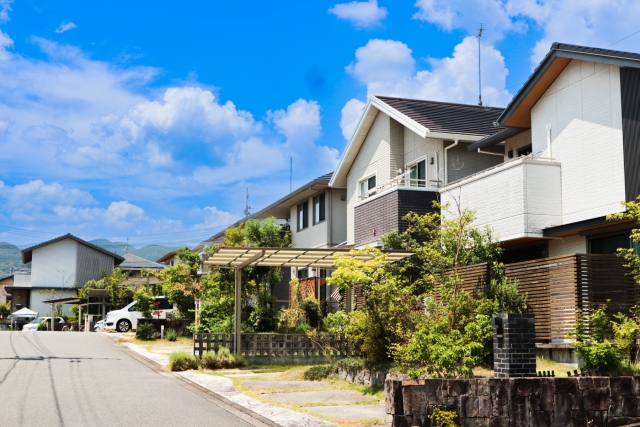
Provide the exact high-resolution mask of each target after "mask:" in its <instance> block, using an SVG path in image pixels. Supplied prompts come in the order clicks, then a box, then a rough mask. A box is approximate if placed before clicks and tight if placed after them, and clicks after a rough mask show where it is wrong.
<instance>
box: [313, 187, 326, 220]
mask: <svg viewBox="0 0 640 427" xmlns="http://www.w3.org/2000/svg"><path fill="white" fill-rule="evenodd" d="M320 198H322V203H320ZM316 200H318V202H317V203H316ZM312 202H313V225H316V224H320V223H321V222H325V221H326V220H327V193H326V192H323V193H320V194H316V195H315V196H313V199H312ZM316 205H320V206H321V207H322V211H321V212H319V213H320V214H321V215H316ZM318 216H321V217H322V218H321V219H320V218H318Z"/></svg>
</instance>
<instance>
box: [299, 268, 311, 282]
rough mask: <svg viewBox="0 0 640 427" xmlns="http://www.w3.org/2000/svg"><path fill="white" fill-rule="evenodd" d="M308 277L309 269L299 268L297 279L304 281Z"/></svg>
mask: <svg viewBox="0 0 640 427" xmlns="http://www.w3.org/2000/svg"><path fill="white" fill-rule="evenodd" d="M307 277H309V269H308V268H299V269H298V279H306V278H307Z"/></svg>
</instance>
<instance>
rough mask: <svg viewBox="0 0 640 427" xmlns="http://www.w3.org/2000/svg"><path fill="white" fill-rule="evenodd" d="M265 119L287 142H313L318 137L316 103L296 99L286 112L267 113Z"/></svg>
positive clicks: (318, 120) (317, 109)
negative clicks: (266, 118) (271, 123)
mask: <svg viewBox="0 0 640 427" xmlns="http://www.w3.org/2000/svg"><path fill="white" fill-rule="evenodd" d="M267 117H268V119H269V120H271V121H272V122H273V123H274V124H275V125H276V129H277V130H278V132H280V133H281V134H282V135H284V136H285V137H286V138H287V141H294V142H300V141H302V142H307V141H311V142H313V141H315V140H317V139H318V138H319V137H320V129H321V126H320V105H319V104H318V103H317V102H316V101H306V100H304V99H298V100H297V101H295V102H294V103H293V104H291V105H289V106H288V107H287V110H286V111H285V110H276V111H269V112H267Z"/></svg>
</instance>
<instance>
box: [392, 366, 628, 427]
mask: <svg viewBox="0 0 640 427" xmlns="http://www.w3.org/2000/svg"><path fill="white" fill-rule="evenodd" d="M384 388H385V410H386V413H387V419H386V425H387V426H388V427H415V426H421V427H432V426H434V424H432V423H431V420H430V419H429V415H431V414H432V413H433V409H434V408H440V409H444V410H449V411H455V412H456V414H457V415H458V419H457V420H456V421H457V425H460V426H466V427H567V426H576V427H579V426H580V427H581V426H587V425H591V426H594V427H595V426H597V427H620V426H626V425H630V424H632V423H638V422H640V377H573V378H477V379H473V378H472V379H451V380H440V379H433V380H431V379H429V380H405V381H400V380H390V379H388V380H386V381H385V386H384ZM587 423H590V424H587Z"/></svg>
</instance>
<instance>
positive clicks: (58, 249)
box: [7, 234, 124, 313]
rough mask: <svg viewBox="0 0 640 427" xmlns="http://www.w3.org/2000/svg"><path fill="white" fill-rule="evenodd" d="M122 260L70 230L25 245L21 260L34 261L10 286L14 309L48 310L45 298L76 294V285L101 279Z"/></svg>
mask: <svg viewBox="0 0 640 427" xmlns="http://www.w3.org/2000/svg"><path fill="white" fill-rule="evenodd" d="M122 261H124V258H123V257H121V256H119V255H117V254H114V253H112V252H109V251H107V250H105V249H103V248H101V247H99V246H96V245H93V244H91V243H89V242H87V241H84V240H82V239H80V238H78V237H75V236H73V235H71V234H65V235H64V236H61V237H58V238H55V239H52V240H49V241H47V242H43V243H40V244H39V245H35V246H32V247H30V248H27V249H23V250H22V262H23V263H24V264H26V263H29V262H30V263H31V274H18V273H15V274H14V278H13V285H12V286H9V287H7V288H9V290H10V292H11V304H12V307H11V311H12V312H13V311H16V310H19V309H20V308H24V307H28V308H30V309H31V310H33V311H37V312H39V313H48V312H50V310H51V306H50V305H48V304H45V303H44V301H46V300H47V299H51V298H52V297H54V298H64V297H73V296H75V295H76V289H75V287H82V286H84V284H85V283H86V282H87V281H89V280H99V279H101V278H102V275H103V273H107V274H109V273H111V272H112V271H113V269H114V267H117V266H118V265H119V264H120V263H121V262H122ZM72 288H74V289H72ZM50 290H53V292H54V294H52V293H51V292H49V291H50ZM65 308H66V307H65Z"/></svg>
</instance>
